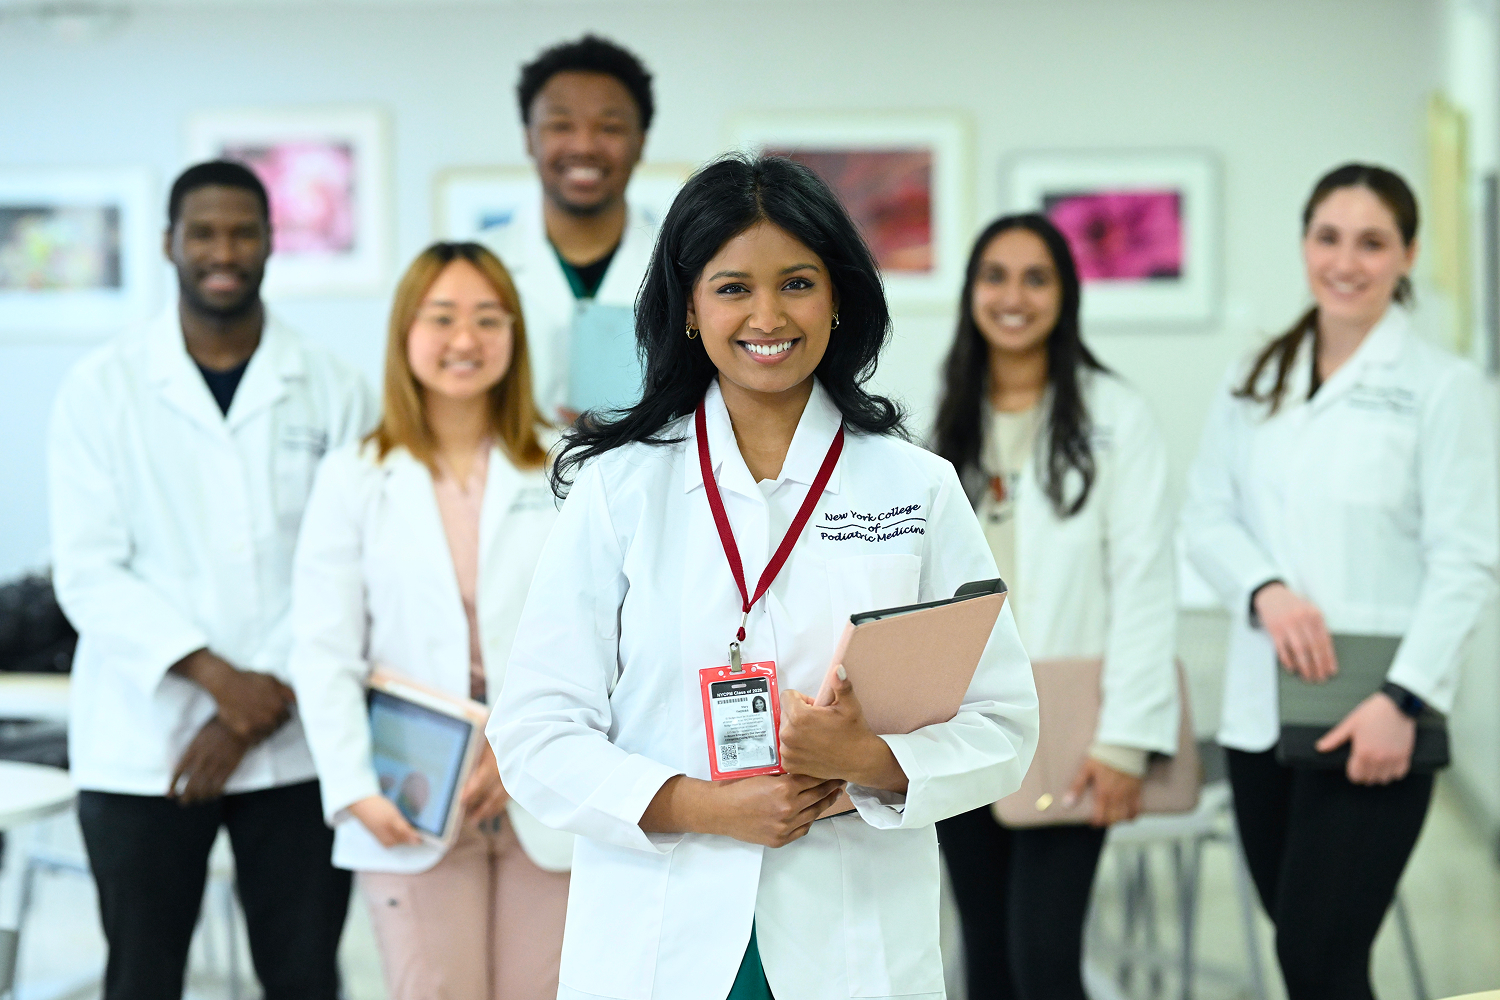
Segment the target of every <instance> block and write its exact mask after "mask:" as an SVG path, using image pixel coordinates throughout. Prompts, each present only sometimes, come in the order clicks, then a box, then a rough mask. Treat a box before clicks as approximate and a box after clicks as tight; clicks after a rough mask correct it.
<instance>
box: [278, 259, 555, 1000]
mask: <svg viewBox="0 0 1500 1000" xmlns="http://www.w3.org/2000/svg"><path fill="white" fill-rule="evenodd" d="M539 423H540V418H539V416H538V414H537V412H536V409H535V407H534V406H533V404H532V402H531V376H530V370H529V366H528V359H527V354H526V330H525V324H524V322H523V321H522V318H521V310H520V302H519V300H518V297H517V295H516V291H515V287H514V286H513V285H512V284H511V280H510V276H509V274H508V273H507V271H506V270H505V268H504V266H502V265H501V263H500V262H499V261H498V260H497V259H496V258H495V257H494V256H493V255H492V254H491V253H490V252H489V251H487V250H485V249H484V248H482V247H480V246H478V245H477V244H472V243H467V244H463V243H459V244H454V243H439V244H435V245H434V246H431V247H429V248H428V249H427V250H425V251H423V252H422V254H421V255H420V256H418V257H417V259H416V261H415V262H414V263H413V264H412V265H411V267H410V268H409V269H408V270H407V273H406V275H405V277H404V278H403V279H402V281H401V284H400V286H399V287H398V289H397V291H396V300H395V304H394V306H393V308H392V314H391V323H390V334H389V339H388V342H387V346H386V371H385V408H384V414H383V416H382V419H381V423H380V425H379V426H378V427H377V428H376V429H375V431H374V432H373V433H372V434H371V435H370V436H369V438H368V439H366V441H365V442H364V443H363V444H362V445H359V446H351V447H347V448H344V449H341V450H338V451H334V452H331V453H330V454H329V455H328V457H327V458H326V459H325V461H324V463H323V466H322V468H321V469H320V470H319V473H318V478H317V481H316V483H315V485H314V487H313V491H312V496H311V498H310V499H309V501H308V507H307V514H306V516H305V518H304V520H303V525H302V535H301V538H300V540H299V543H298V547H297V557H296V563H295V569H294V575H293V627H294V633H295V641H294V647H293V652H292V658H291V672H292V676H293V679H294V682H295V686H296V691H297V700H298V705H299V708H300V710H301V713H302V717H303V719H304V726H305V727H306V729H307V733H308V743H309V744H310V746H311V747H312V753H313V760H314V762H315V763H316V765H317V768H318V777H319V778H320V779H321V781H322V791H323V804H324V811H325V813H326V815H327V817H328V820H329V822H330V823H332V824H334V826H335V828H336V834H335V839H334V855H333V860H334V863H335V864H337V865H338V866H339V867H342V868H349V869H353V870H355V871H358V872H359V873H360V883H361V886H362V888H363V892H364V895H365V898H366V902H367V903H368V904H369V908H370V915H371V918H372V921H373V923H374V925H375V931H376V936H377V939H378V940H379V943H380V951H381V959H382V963H383V966H384V970H385V979H386V986H387V991H388V992H389V994H390V995H391V996H392V997H393V998H396V1000H438V998H449V997H464V998H480V997H490V996H493V997H497V998H499V997H505V998H507V1000H513V998H536V1000H540V998H543V997H547V998H551V997H553V996H555V995H556V991H557V964H558V956H559V954H560V949H561V944H562V922H563V916H564V913H565V910H566V899H567V891H568V876H567V868H568V865H569V862H570V858H571V854H572V839H573V838H572V837H571V836H570V835H568V834H563V833H558V832H556V831H553V830H548V829H547V828H546V827H544V826H542V825H541V824H540V823H538V822H537V821H536V820H535V819H533V818H532V817H531V816H529V815H528V814H527V813H526V812H525V810H523V809H521V808H520V807H519V806H517V805H516V804H515V803H514V802H513V801H509V800H508V799H507V796H506V792H505V788H504V787H503V785H502V784H501V782H500V776H499V773H498V772H497V771H496V769H495V762H494V757H493V756H492V754H491V753H490V752H489V749H488V747H487V746H486V748H485V751H484V753H483V754H482V755H481V756H480V758H479V759H478V761H477V762H476V764H475V766H474V769H473V771H472V772H471V774H470V775H469V777H468V778H467V780H466V784H465V785H464V787H463V793H462V794H463V803H464V807H465V810H466V816H465V822H464V825H463V828H462V830H461V832H460V833H459V835H458V837H457V839H456V840H455V841H454V842H453V843H452V844H451V845H450V846H449V848H448V849H447V850H446V852H445V851H444V850H443V849H442V848H440V847H438V846H435V845H434V844H431V843H424V842H423V841H421V840H420V839H419V837H418V836H417V833H416V831H415V830H414V829H413V828H412V826H411V824H410V823H409V822H408V821H407V817H406V816H404V815H403V814H402V812H401V811H400V810H399V809H398V808H397V806H396V805H395V804H394V803H393V802H392V801H391V800H390V799H388V798H386V797H385V796H383V795H382V794H381V789H380V786H379V784H378V781H377V778H376V774H375V770H374V767H373V765H372V761H371V752H370V724H369V717H368V715H367V712H366V708H365V686H366V682H367V679H368V677H369V674H370V672H371V669H372V668H373V667H375V666H380V667H382V668H385V669H388V670H391V671H394V672H396V673H398V674H401V675H403V676H405V677H408V678H410V679H412V680H414V681H417V682H419V683H421V684H424V685H426V686H428V687H431V688H435V689H438V690H440V691H442V692H444V693H447V694H450V695H454V696H456V697H460V698H462V697H468V698H473V699H475V700H478V701H481V702H484V701H487V700H493V699H494V696H495V695H496V694H498V693H499V691H500V688H501V684H502V682H503V680H504V677H505V665H506V654H507V653H508V652H509V650H510V644H511V640H512V638H513V636H514V635H515V630H516V623H517V621H518V619H519V617H520V612H521V607H522V604H523V602H524V601H525V597H526V589H527V587H528V586H529V585H530V583H531V576H532V572H533V570H534V569H535V567H536V563H537V557H538V555H539V554H540V552H541V546H542V542H543V541H544V540H545V538H546V536H547V532H548V530H549V529H550V528H551V526H552V522H553V520H554V519H555V518H556V501H555V500H554V499H553V497H552V495H551V490H550V489H549V487H548V484H547V478H546V473H545V466H546V456H545V452H544V451H543V448H542V445H541V443H540V442H539V440H538V426H539Z"/></svg>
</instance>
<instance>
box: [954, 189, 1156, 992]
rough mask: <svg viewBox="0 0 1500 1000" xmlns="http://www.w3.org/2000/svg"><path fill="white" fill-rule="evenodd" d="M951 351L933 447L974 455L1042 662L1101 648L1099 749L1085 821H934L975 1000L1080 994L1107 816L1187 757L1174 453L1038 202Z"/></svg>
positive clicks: (1011, 222)
mask: <svg viewBox="0 0 1500 1000" xmlns="http://www.w3.org/2000/svg"><path fill="white" fill-rule="evenodd" d="M959 301H960V304H961V305H960V310H961V311H960V314H959V321H958V332H957V334H956V336H955V338H954V342H953V347H952V349H951V350H950V351H949V354H948V362H947V368H946V385H945V388H944V393H943V398H942V402H941V405H940V407H939V411H938V424H937V441H936V451H937V453H938V454H940V455H942V456H943V457H944V458H946V459H948V460H949V461H950V462H952V463H953V464H954V466H955V467H956V468H957V469H958V470H959V475H960V478H961V479H962V480H963V482H964V485H965V489H966V491H967V493H968V496H969V499H970V501H971V502H972V503H973V504H974V506H975V510H976V512H977V513H978V515H979V520H980V523H981V524H982V525H983V527H984V531H985V536H986V539H987V540H988V542H989V547H990V551H991V552H992V553H994V556H995V561H996V563H997V564H998V565H999V567H1000V575H1001V576H1002V577H1003V578H1004V579H1005V581H1006V582H1007V583H1008V584H1009V585H1010V592H1011V602H1012V604H1011V606H1012V609H1013V610H1014V613H1015V616H1016V627H1017V628H1018V629H1019V630H1020V633H1021V641H1022V642H1023V643H1024V644H1025V646H1026V651H1027V653H1029V654H1030V656H1031V658H1032V660H1033V662H1034V664H1035V667H1036V669H1037V670H1038V671H1039V672H1040V671H1042V670H1045V669H1046V668H1047V664H1046V662H1045V661H1047V660H1054V659H1061V658H1087V659H1102V660H1103V661H1104V668H1103V673H1102V676H1101V685H1100V687H1101V692H1100V693H1101V696H1102V704H1101V708H1100V712H1099V718H1098V723H1097V725H1096V727H1095V730H1094V738H1093V746H1092V749H1091V750H1090V753H1089V757H1088V759H1087V760H1086V761H1085V762H1084V765H1083V767H1082V769H1081V770H1080V771H1079V773H1078V775H1077V777H1076V779H1075V780H1074V782H1073V794H1081V793H1082V792H1083V791H1084V790H1085V789H1088V788H1091V789H1092V791H1093V795H1094V812H1093V817H1092V822H1091V824H1090V825H1057V826H1039V827H1033V828H1028V829H1015V830H1012V829H1008V828H1006V827H1003V826H1001V825H1000V824H999V823H998V822H996V820H995V818H994V816H993V815H992V814H991V812H990V810H989V809H988V808H982V809H975V810H973V811H971V812H967V813H964V814H963V815H960V816H955V817H953V818H952V819H948V820H944V821H943V822H942V823H940V824H939V825H938V836H939V839H940V840H941V842H942V846H943V856H944V858H945V859H946V860H947V862H948V871H949V875H950V876H951V879H952V883H953V892H954V896H955V898H956V900H957V903H958V907H959V911H960V913H961V914H962V917H963V930H964V955H965V963H966V970H967V974H968V986H969V996H970V998H971V1000H982V998H987V997H1019V998H1022V1000H1025V998H1046V1000H1074V998H1076V1000H1083V997H1084V992H1083V982H1082V978H1081V975H1080V961H1081V958H1082V954H1081V953H1082V948H1083V922H1084V916H1085V915H1086V913H1087V911H1088V902H1089V893H1090V890H1091V888H1092V886H1093V881H1094V869H1095V867H1096V866H1097V865H1098V861H1099V854H1100V851H1101V850H1102V849H1103V847H1104V834H1105V830H1106V828H1107V827H1108V826H1109V825H1110V824H1111V823H1115V822H1118V821H1120V820H1124V819H1130V818H1132V817H1133V816H1135V815H1136V813H1137V812H1138V811H1139V810H1140V798H1141V780H1142V777H1143V776H1144V775H1145V773H1146V763H1147V755H1148V754H1149V753H1151V752H1153V751H1154V752H1160V753H1167V754H1171V753H1175V752H1176V750H1177V732H1178V725H1179V712H1180V711H1181V708H1180V706H1179V704H1178V693H1177V674H1176V670H1175V668H1174V658H1175V655H1176V641H1177V604H1176V587H1175V579H1174V571H1173V553H1172V513H1171V508H1170V504H1169V503H1168V500H1167V450H1166V445H1165V442H1163V440H1162V436H1161V432H1160V431H1159V430H1158V429H1157V426H1156V421H1155V420H1154V419H1153V418H1152V416H1151V411H1150V408H1149V407H1148V406H1147V405H1146V401H1145V399H1144V398H1142V397H1141V395H1140V393H1138V392H1137V391H1136V390H1135V389H1133V388H1132V387H1131V386H1130V385H1128V384H1127V383H1126V382H1125V381H1124V380H1123V379H1121V378H1119V377H1118V376H1116V375H1115V374H1113V373H1112V372H1110V371H1108V370H1107V369H1106V368H1105V367H1104V366H1103V365H1102V364H1100V363H1099V361H1098V360H1097V359H1095V357H1094V355H1093V354H1092V353H1091V352H1090V351H1089V349H1088V348H1087V347H1086V346H1085V345H1084V343H1083V339H1082V337H1081V336H1080V331H1079V322H1078V311H1079V281H1078V269H1077V267H1076V266H1075V264H1074V262H1073V254H1072V251H1071V250H1069V248H1068V243H1067V240H1066V239H1065V238H1064V237H1063V235H1062V233H1061V232H1059V231H1058V229H1057V227H1056V226H1054V225H1053V224H1052V223H1051V222H1049V221H1048V220H1047V218H1046V217H1045V216H1042V215H1011V216H1005V217H1004V218H1000V219H997V220H995V221H994V222H992V223H991V224H990V225H989V226H988V227H987V228H986V229H985V230H984V232H982V233H981V234H980V235H979V238H978V239H977V240H976V241H975V243H974V249H973V251H972V253H971V254H970V257H969V266H968V271H967V272H966V279H965V282H964V289H963V295H962V297H961V298H960V300H959Z"/></svg>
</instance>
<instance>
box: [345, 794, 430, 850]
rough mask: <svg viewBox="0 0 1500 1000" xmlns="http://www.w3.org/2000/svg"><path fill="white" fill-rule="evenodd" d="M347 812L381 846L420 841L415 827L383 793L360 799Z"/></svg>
mask: <svg viewBox="0 0 1500 1000" xmlns="http://www.w3.org/2000/svg"><path fill="white" fill-rule="evenodd" d="M349 812H350V813H352V814H353V816H354V818H355V819H357V820H359V821H360V822H361V823H363V824H364V827H365V829H366V830H369V831H370V834H371V835H372V836H374V838H375V839H376V840H378V841H380V846H381V847H395V846H396V845H397V844H420V843H421V842H422V838H421V836H420V835H418V833H417V831H416V829H415V828H414V827H413V826H412V825H411V824H410V823H408V822H407V821H406V817H405V816H403V815H401V810H400V809H397V808H396V803H394V802H392V801H391V800H390V799H388V798H386V797H385V796H384V795H370V796H367V797H365V798H363V799H360V800H359V801H358V802H356V803H354V804H353V805H351V806H350V807H349Z"/></svg>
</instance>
